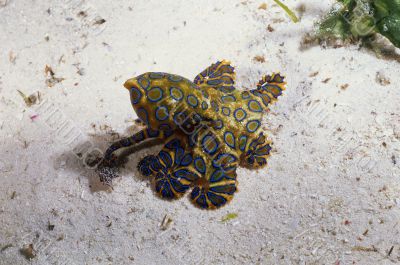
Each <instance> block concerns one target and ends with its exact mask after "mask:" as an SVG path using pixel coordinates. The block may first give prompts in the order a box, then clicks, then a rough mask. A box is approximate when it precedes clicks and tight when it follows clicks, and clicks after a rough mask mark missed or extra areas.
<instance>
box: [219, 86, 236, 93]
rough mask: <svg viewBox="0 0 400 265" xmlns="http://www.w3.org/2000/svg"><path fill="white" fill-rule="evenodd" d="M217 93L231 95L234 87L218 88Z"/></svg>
mask: <svg viewBox="0 0 400 265" xmlns="http://www.w3.org/2000/svg"><path fill="white" fill-rule="evenodd" d="M218 90H219V91H221V92H224V93H232V92H233V91H235V87H234V86H223V87H219V88H218Z"/></svg>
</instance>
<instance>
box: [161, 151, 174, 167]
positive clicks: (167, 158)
mask: <svg viewBox="0 0 400 265" xmlns="http://www.w3.org/2000/svg"><path fill="white" fill-rule="evenodd" d="M158 157H159V158H160V159H161V161H162V162H163V163H164V165H165V167H166V168H170V167H171V166H172V157H171V155H170V154H169V153H168V152H165V151H163V150H161V151H160V152H159V153H158Z"/></svg>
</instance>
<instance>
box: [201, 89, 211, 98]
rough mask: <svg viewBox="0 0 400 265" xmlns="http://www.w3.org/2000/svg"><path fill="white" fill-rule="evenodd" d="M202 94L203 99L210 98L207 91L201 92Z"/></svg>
mask: <svg viewBox="0 0 400 265" xmlns="http://www.w3.org/2000/svg"><path fill="white" fill-rule="evenodd" d="M201 94H202V95H203V97H205V98H208V97H209V95H208V93H207V91H205V90H202V91H201Z"/></svg>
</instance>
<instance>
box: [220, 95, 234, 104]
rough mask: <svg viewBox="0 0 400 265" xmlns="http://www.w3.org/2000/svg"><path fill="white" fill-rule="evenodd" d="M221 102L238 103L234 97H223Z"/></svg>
mask: <svg viewBox="0 0 400 265" xmlns="http://www.w3.org/2000/svg"><path fill="white" fill-rule="evenodd" d="M221 100H222V102H223V103H231V102H236V98H235V97H234V96H233V95H227V96H222V97H221Z"/></svg>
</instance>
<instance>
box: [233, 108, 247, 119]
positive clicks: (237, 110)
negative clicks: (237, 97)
mask: <svg viewBox="0 0 400 265" xmlns="http://www.w3.org/2000/svg"><path fill="white" fill-rule="evenodd" d="M239 111H241V112H243V114H244V115H243V117H242V118H240V117H238V112H239ZM233 116H234V117H235V119H236V120H237V121H239V122H240V121H242V120H244V119H246V117H247V112H246V111H245V110H244V109H242V108H238V109H236V110H235V112H234V113H233Z"/></svg>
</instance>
